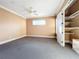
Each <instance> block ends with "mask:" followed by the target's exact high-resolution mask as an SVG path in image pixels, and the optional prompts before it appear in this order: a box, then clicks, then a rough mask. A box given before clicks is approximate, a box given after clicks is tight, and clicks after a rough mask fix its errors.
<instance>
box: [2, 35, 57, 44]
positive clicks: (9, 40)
mask: <svg viewBox="0 0 79 59" xmlns="http://www.w3.org/2000/svg"><path fill="white" fill-rule="evenodd" d="M28 36H30V37H42V38H56V37H55V36H41V35H23V36H21V37H17V38H12V39H8V40H5V41H2V42H0V45H2V44H5V43H8V42H11V41H14V40H17V39H20V38H23V37H28Z"/></svg>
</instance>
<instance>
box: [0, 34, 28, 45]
mask: <svg viewBox="0 0 79 59" xmlns="http://www.w3.org/2000/svg"><path fill="white" fill-rule="evenodd" d="M22 37H26V35H23V36H21V37H17V38H12V39H8V40H5V41H2V42H0V45H2V44H5V43H8V42H11V41H14V40H17V39H20V38H22Z"/></svg>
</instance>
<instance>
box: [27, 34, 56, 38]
mask: <svg viewBox="0 0 79 59" xmlns="http://www.w3.org/2000/svg"><path fill="white" fill-rule="evenodd" d="M28 36H30V37H43V38H56V37H55V36H43V35H27V37H28Z"/></svg>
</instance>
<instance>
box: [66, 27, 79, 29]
mask: <svg viewBox="0 0 79 59" xmlns="http://www.w3.org/2000/svg"><path fill="white" fill-rule="evenodd" d="M65 29H66V30H74V29H75V30H76V29H79V27H66V28H65Z"/></svg>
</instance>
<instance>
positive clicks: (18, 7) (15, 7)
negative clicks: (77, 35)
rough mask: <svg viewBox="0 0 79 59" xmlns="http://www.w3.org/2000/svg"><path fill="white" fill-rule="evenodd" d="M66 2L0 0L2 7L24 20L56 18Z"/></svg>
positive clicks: (61, 0)
mask: <svg viewBox="0 0 79 59" xmlns="http://www.w3.org/2000/svg"><path fill="white" fill-rule="evenodd" d="M64 1H65V0H0V5H2V6H4V7H6V8H8V9H10V10H12V11H15V12H16V13H18V14H19V15H21V16H23V17H24V18H30V17H33V16H36V17H43V16H44V17H45V16H55V15H56V14H57V13H58V12H59V10H60V9H61V7H62V5H63V3H64Z"/></svg>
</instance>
